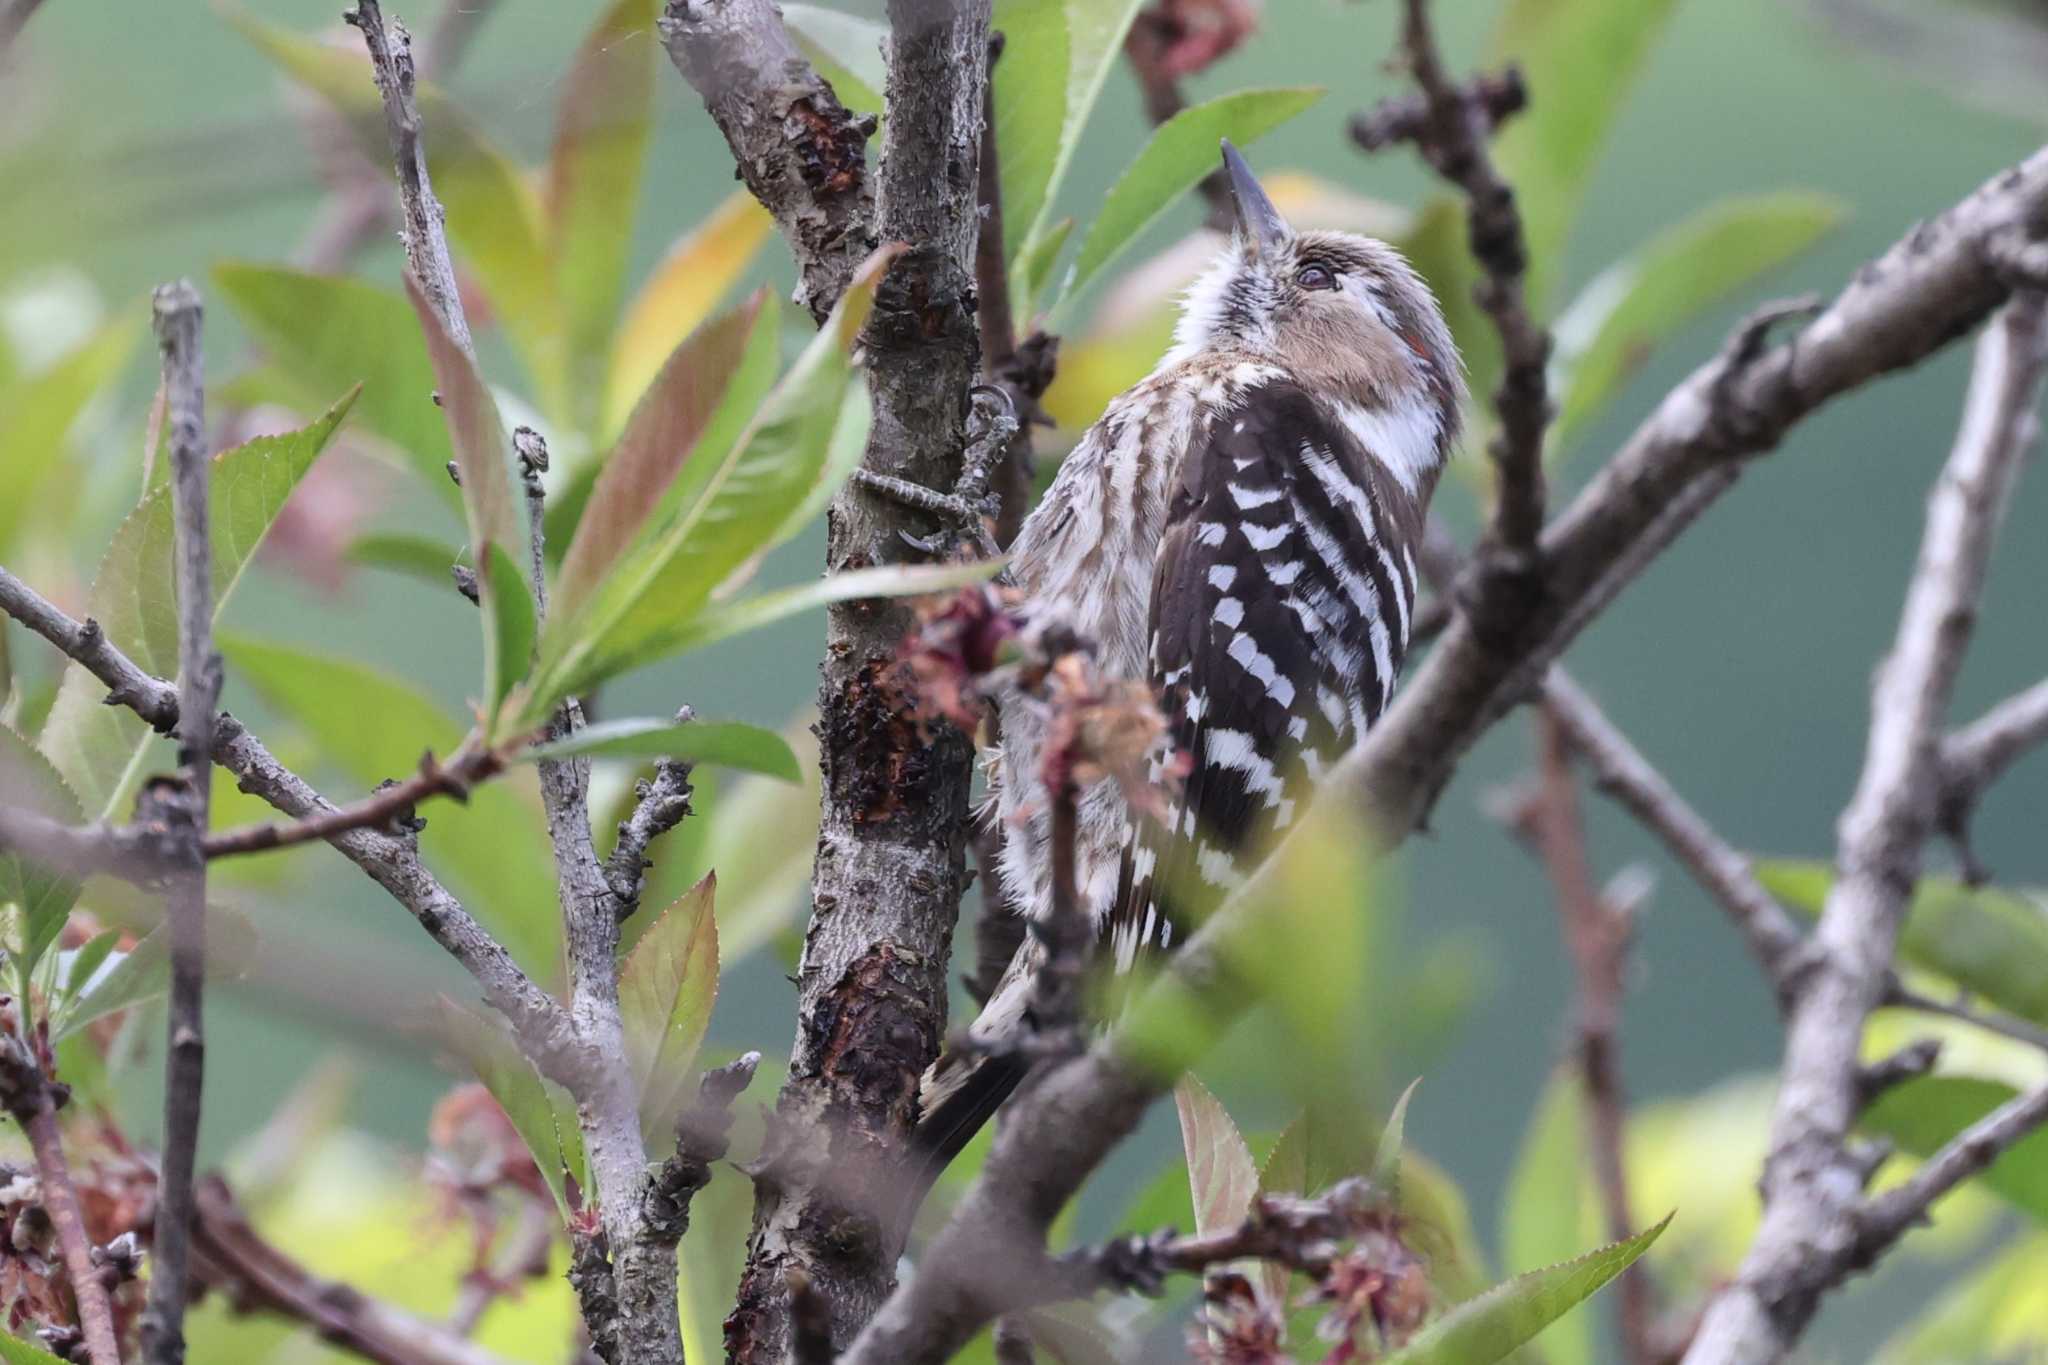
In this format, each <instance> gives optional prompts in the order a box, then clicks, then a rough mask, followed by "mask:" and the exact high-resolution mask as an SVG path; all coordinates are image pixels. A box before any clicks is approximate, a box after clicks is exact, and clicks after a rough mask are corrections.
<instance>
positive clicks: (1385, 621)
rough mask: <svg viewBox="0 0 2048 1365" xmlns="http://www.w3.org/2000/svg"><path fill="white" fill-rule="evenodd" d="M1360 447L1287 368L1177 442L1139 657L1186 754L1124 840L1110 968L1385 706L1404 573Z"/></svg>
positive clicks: (1405, 608)
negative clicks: (1159, 812) (1165, 792)
mask: <svg viewBox="0 0 2048 1365" xmlns="http://www.w3.org/2000/svg"><path fill="white" fill-rule="evenodd" d="M1369 460H1370V456H1369V455H1368V454H1367V452H1366V451H1364V450H1363V449H1362V448H1361V447H1360V445H1359V442H1358V441H1357V439H1356V438H1355V437H1354V436H1353V435H1352V434H1351V432H1350V431H1348V430H1346V429H1345V428H1344V427H1343V426H1341V425H1338V424H1336V423H1334V422H1332V421H1330V420H1329V419H1328V418H1326V417H1325V416H1324V415H1323V413H1322V410H1321V409H1319V408H1318V406H1317V405H1316V404H1315V403H1314V402H1313V401H1311V399H1310V398H1309V396H1308V395H1307V394H1306V393H1305V392H1303V391H1302V390H1301V389H1299V388H1296V387H1294V386H1292V385H1286V384H1274V385H1266V386H1262V387H1260V388H1257V389H1254V390H1253V391H1252V392H1251V393H1250V394H1249V396H1248V397H1247V398H1246V400H1245V402H1244V403H1243V405H1242V406H1241V407H1240V408H1238V409H1237V410H1235V411H1234V412H1230V413H1227V414H1225V415H1224V416H1222V417H1220V418H1219V419H1217V421H1216V422H1215V425H1214V427H1213V429H1212V430H1211V431H1210V432H1209V433H1208V435H1207V438H1206V439H1204V440H1198V441H1197V443H1196V444H1195V446H1194V447H1193V448H1192V449H1191V450H1190V451H1189V454H1188V458H1187V462H1186V465H1185V467H1184V473H1183V476H1182V479H1181V482H1180V485H1179V486H1178V487H1177V488H1176V489H1175V490H1174V493H1173V497H1172V501H1171V504H1170V506H1169V508H1168V512H1167V522H1166V531H1165V534H1164V536H1163V537H1162V539H1161V541H1160V548H1159V557H1158V560H1157V562H1156V565H1155V569H1154V575H1153V583H1152V599H1151V632H1152V661H1151V664H1152V676H1153V682H1154V684H1155V685H1156V686H1157V687H1158V688H1159V693H1160V705H1161V708H1162V709H1163V710H1164V711H1165V713H1166V717H1167V722H1168V726H1169V734H1170V737H1171V742H1172V743H1173V745H1174V746H1175V747H1176V748H1177V749H1178V750H1179V751H1180V752H1182V753H1184V754H1185V755H1187V757H1188V758H1189V759H1190V760H1191V761H1192V767H1191V768H1190V769H1189V771H1188V774H1187V777H1186V780H1185V783H1184V785H1183V787H1182V792H1181V796H1180V799H1179V800H1178V802H1176V803H1174V804H1173V806H1172V809H1171V812H1170V814H1171V819H1170V821H1168V822H1166V823H1164V824H1161V823H1155V822H1145V821H1141V822H1140V823H1139V828H1138V829H1137V832H1136V834H1135V837H1134V838H1133V841H1132V844H1131V847H1130V848H1129V850H1128V851H1127V852H1126V854H1125V859H1124V866H1123V871H1122V876H1121V878H1120V882H1119V886H1118V894H1117V902H1116V905H1115V907H1114V908H1113V910H1112V912H1111V918H1110V922H1109V925H1108V934H1109V937H1110V943H1111V946H1112V948H1113V949H1114V951H1115V954H1116V960H1117V964H1118V966H1119V969H1123V968H1127V967H1128V966H1129V965H1130V963H1131V962H1132V961H1133V960H1134V959H1135V958H1136V956H1137V954H1138V953H1139V951H1140V950H1141V949H1144V948H1147V947H1162V948H1163V947H1171V946H1172V945H1173V944H1174V943H1175V942H1177V941H1178V940H1179V939H1180V938H1182V937H1183V936H1184V935H1185V934H1186V932H1187V930H1188V929H1189V927H1190V926H1191V925H1192V924H1194V923H1196V922H1198V921H1199V920H1200V919H1201V918H1202V917H1203V916H1204V915H1205V914H1206V913H1207V912H1208V910H1209V909H1211V908H1213V906H1214V905H1215V904H1216V903H1218V902H1220V901H1221V900H1222V899H1223V897H1224V896H1226V895H1228V893H1229V892H1230V891H1232V890H1234V889H1235V888H1236V887H1238V886H1240V885H1242V884H1243V882H1244V880H1245V878H1246V876H1247V875H1248V874H1249V873H1250V871H1251V870H1252V868H1253V866H1255V864H1256V862H1257V860H1258V858H1259V857H1261V856H1263V854H1264V852H1265V851H1266V850H1267V849H1268V848H1269V847H1270V846H1271V844H1272V843H1273V841H1274V840H1275V838H1276V837H1277V836H1278V835H1280V834H1281V833H1283V832H1284V831H1285V830H1286V829H1287V827H1288V825H1289V824H1290V823H1292V821H1293V820H1294V819H1295V818H1296V817H1297V815H1298V814H1299V812H1300V811H1301V810H1302V808H1303V807H1304V805H1305V804H1306V802H1307V800H1308V797H1309V795H1310V793H1311V792H1312V791H1313V790H1314V786H1315V784H1316V782H1317V781H1318V780H1320V778H1321V776H1322V774H1323V772H1324V770H1325V769H1327V768H1328V767H1329V766H1331V765H1332V764H1334V763H1335V762H1336V761H1337V760H1338V759H1339V758H1340V757H1342V756H1343V754H1344V753H1345V751H1346V750H1348V749H1349V748H1350V747H1351V746H1352V745H1354V744H1355V743H1357V741H1358V739H1359V737H1360V736H1361V735H1362V734H1363V733H1364V731H1365V729H1366V727H1367V726H1369V725H1370V724H1371V723H1372V722H1373V721H1374V720H1376V719H1377V718H1378V717H1379V714H1380V712H1381V710H1382V708H1384V706H1385V705H1386V701H1387V696H1388V693H1389V692H1390V691H1391V690H1392V688H1393V684H1394V678H1395V675H1396V673H1397V672H1398V670H1399V668H1400V665H1401V659H1402V655H1403V654H1404V653H1405V651H1406V646H1407V640H1408V617H1409V612H1410V610H1411V609H1412V606H1413V601H1414V581H1413V569H1412V560H1411V559H1410V558H1409V556H1408V553H1407V551H1406V549H1405V546H1404V544H1402V543H1398V542H1401V541H1403V540H1404V539H1405V538H1404V537H1403V536H1402V535H1400V534H1399V533H1398V532H1397V530H1396V528H1395V525H1394V522H1393V519H1392V518H1391V517H1389V516H1386V515H1383V514H1382V510H1381V508H1380V506H1379V501H1380V499H1379V498H1378V497H1377V495H1376V492H1375V489H1376V487H1377V485H1376V484H1375V482H1374V480H1375V478H1376V477H1377V474H1376V471H1375V470H1374V469H1373V468H1372V466H1371V465H1370V464H1369V463H1368V462H1369ZM1160 766H1161V768H1162V769H1163V767H1164V764H1163V763H1162V764H1161V765H1160Z"/></svg>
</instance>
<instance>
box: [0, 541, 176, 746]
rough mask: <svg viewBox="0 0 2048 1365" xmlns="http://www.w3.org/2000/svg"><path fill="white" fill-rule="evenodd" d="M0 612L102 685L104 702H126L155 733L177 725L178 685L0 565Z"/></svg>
mask: <svg viewBox="0 0 2048 1365" xmlns="http://www.w3.org/2000/svg"><path fill="white" fill-rule="evenodd" d="M0 611H4V612H6V613H7V614H8V615H9V616H12V617H13V618H14V619H15V620H17V621H19V622H21V623H22V624H23V625H24V626H27V627H28V628H29V629H30V630H32V631H34V632H35V633H36V634H38V635H40V636H42V637H43V638H44V639H45V640H48V641H49V642H50V643H51V644H53V645H55V646H56V647H57V649H58V650H59V651H60V652H61V653H63V654H64V655H65V656H66V657H68V658H70V659H73V660H76V661H77V663H78V665H79V666H80V667H81V668H83V669H85V671H86V672H88V673H90V674H92V675H93V676H94V677H95V678H98V679H99V680H100V681H101V682H103V683H105V684H106V686H107V692H108V696H107V703H108V705H111V706H125V707H127V708H128V709H129V710H131V711H133V712H135V714H136V715H138V716H141V717H142V718H143V719H144V720H145V721H147V722H149V725H150V728H151V729H153V730H155V731H156V732H157V733H158V734H164V735H167V734H169V733H171V731H173V730H175V729H177V728H178V689H177V688H175V687H173V686H171V685H170V684H169V683H167V682H165V681H164V680H163V679H161V678H155V677H151V676H150V675H149V674H147V673H145V672H143V671H142V670H141V669H140V668H138V667H136V666H135V665H134V664H133V663H131V662H130V661H129V659H128V656H127V655H125V654H123V653H122V652H121V651H120V650H119V649H118V648H116V647H115V645H114V642H113V641H112V640H109V639H108V638H107V635H106V632H105V631H103V630H101V629H100V627H99V622H97V621H94V620H92V619H91V618H90V617H88V618H87V619H86V620H84V621H74V620H72V619H71V618H70V617H69V616H66V615H65V614H64V613H63V612H61V611H59V610H58V609H57V608H56V607H55V606H54V605H52V604H51V602H50V601H49V600H48V599H47V598H45V597H44V596H43V595H42V594H41V593H38V592H37V591H36V590H35V589H33V588H31V587H29V586H28V584H26V583H24V582H22V581H21V580H20V579H18V578H16V577H15V576H14V575H13V574H11V573H9V572H7V570H6V569H4V568H0Z"/></svg>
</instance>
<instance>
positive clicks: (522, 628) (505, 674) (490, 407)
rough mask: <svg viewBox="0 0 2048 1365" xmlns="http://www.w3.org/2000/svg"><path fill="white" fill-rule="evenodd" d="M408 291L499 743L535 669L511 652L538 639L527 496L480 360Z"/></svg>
mask: <svg viewBox="0 0 2048 1365" xmlns="http://www.w3.org/2000/svg"><path fill="white" fill-rule="evenodd" d="M405 292H406V296H407V297H408V298H410V299H411V300H412V310H413V312H414V313H416V314H418V316H419V320H420V332H421V334H422V335H423V336H425V337H426V339H427V355H428V357H429V358H430V359H431V360H432V361H433V364H434V378H435V379H436V380H437V381H438V383H439V386H440V387H439V392H440V395H441V413H442V416H443V417H445V418H446V419H447V421H448V437H449V442H450V444H451V445H452V446H453V447H454V449H455V464H456V467H457V468H458V469H459V470H460V472H461V476H462V505H463V508H464V510H465V511H466V512H467V513H468V515H469V552H470V563H472V564H475V565H478V566H479V567H480V568H481V569H482V570H483V572H482V573H480V574H479V575H478V576H477V587H478V590H479V593H480V595H481V597H482V606H483V615H484V708H485V710H484V714H485V722H484V731H485V738H486V739H492V740H495V739H496V738H498V735H499V730H498V724H497V721H498V704H499V703H500V702H502V701H503V700H504V699H505V695H506V694H507V693H508V692H510V691H511V690H512V686H513V684H514V683H515V682H516V681H518V680H519V679H520V678H523V677H525V676H526V671H527V669H528V667H529V666H530V663H531V661H530V660H529V659H528V657H527V655H526V653H525V652H523V651H522V652H518V653H509V654H508V653H507V649H508V647H510V646H516V645H517V644H518V643H519V642H520V640H521V638H522V636H523V637H524V639H525V641H526V642H527V643H528V644H531V642H532V639H533V598H532V594H531V591H530V590H529V589H528V587H527V586H526V575H525V574H523V573H521V572H519V570H518V565H519V564H521V563H524V562H525V561H526V559H527V556H528V555H530V554H531V553H532V543H531V541H530V540H529V539H528V534H527V529H526V523H525V520H524V519H523V518H522V517H521V516H520V514H519V510H518V508H519V498H520V496H521V495H520V493H519V492H518V491H517V489H516V488H515V487H514V484H513V475H512V443H511V440H510V439H509V438H508V437H507V436H506V435H505V424H504V422H503V421H501V420H500V419H499V417H498V404H497V401H496V400H495V399H493V398H492V397H491V391H490V389H489V388H487V387H486V386H485V384H484V381H483V376H482V375H480V374H478V373H477V368H476V360H475V358H474V357H472V356H471V355H470V354H469V353H468V352H467V351H465V350H463V349H462V347H461V346H459V345H457V344H456V342H455V339H454V338H453V337H451V336H449V335H448V331H447V329H446V328H444V327H443V326H442V325H441V319H440V316H439V314H437V313H435V311H434V308H433V305H432V304H430V303H428V302H427V299H426V296H425V295H424V294H422V293H421V292H420V287H419V282H418V281H416V280H414V279H413V278H412V277H411V276H410V275H408V276H406V281H405ZM499 555H502V556H503V557H505V558H506V559H509V560H510V561H511V563H512V566H513V568H512V572H511V573H510V574H507V573H506V572H504V566H503V565H501V564H499V563H498V562H497V561H496V558H495V556H499Z"/></svg>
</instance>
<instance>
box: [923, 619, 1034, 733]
mask: <svg viewBox="0 0 2048 1365" xmlns="http://www.w3.org/2000/svg"><path fill="white" fill-rule="evenodd" d="M1021 597H1022V594H1021V593H1020V592H1019V591H1018V590H1017V589H1015V588H999V587H995V586H993V585H987V584H984V585H981V586H979V587H972V588H962V589H961V590H960V591H959V592H957V593H954V594H953V595H952V596H951V597H935V598H930V599H927V600H926V601H925V602H924V603H923V604H921V605H920V607H919V612H918V615H919V626H918V629H917V633H916V634H914V635H912V636H911V637H910V639H908V640H907V641H905V642H904V645H903V662H904V664H905V666H906V667H907V668H908V669H909V670H910V677H911V682H912V685H913V686H914V687H915V688H916V689H917V706H918V710H919V712H920V713H921V714H923V715H926V716H930V717H934V718H944V719H946V720H950V721H951V722H953V724H955V725H957V726H959V727H960V729H961V730H963V731H965V732H966V733H968V734H973V733H974V731H975V728H976V727H977V726H979V725H980V724H981V722H982V719H983V717H984V716H985V715H986V714H987V712H988V699H989V696H990V694H991V692H992V690H993V680H994V677H995V676H996V675H998V674H999V671H1000V670H1002V669H1004V668H1006V667H1008V666H1009V665H1011V664H1014V663H1016V662H1017V661H1018V660H1019V659H1020V658H1021V657H1022V650H1021V648H1020V645H1019V641H1020V637H1022V635H1023V634H1024V618H1023V617H1022V616H1021V615H1019V614H1018V611H1017V604H1018V602H1019V600H1020V599H1021Z"/></svg>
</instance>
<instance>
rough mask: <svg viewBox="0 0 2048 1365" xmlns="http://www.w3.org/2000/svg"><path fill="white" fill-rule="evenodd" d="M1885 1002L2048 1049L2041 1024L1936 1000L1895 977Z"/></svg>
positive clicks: (2047, 1038) (1957, 1001)
mask: <svg viewBox="0 0 2048 1365" xmlns="http://www.w3.org/2000/svg"><path fill="white" fill-rule="evenodd" d="M1883 1003H1884V1004H1887V1005H1890V1006H1893V1007H1894V1008H1897V1009H1902V1010H1917V1011H1919V1012H1920V1013H1922V1014H1939V1015H1941V1016H1943V1017H1944V1018H1948V1019H1956V1020H1960V1021H1961V1022H1963V1023H1965V1024H1968V1025H1970V1026H1971V1027H1972V1028H1980V1029H1983V1030H1984V1031H1985V1032H1987V1033H1997V1034H2001V1035H2003V1036H2005V1037H2007V1038H2010V1039H2012V1040H2013V1041H2014V1042H2018V1043H2026V1044H2027V1045H2029V1046H2030V1047H2037V1048H2040V1049H2041V1050H2042V1051H2044V1052H2048V1029H2044V1028H2042V1027H2041V1026H2040V1025H2038V1024H2030V1023H2028V1022H2027V1021H2026V1020H2024V1019H2015V1018H2013V1017H2012V1016H2011V1015H2009V1014H1997V1013H1993V1012H1991V1011H1988V1010H1979V1009H1972V1008H1971V1007H1970V1006H1968V1005H1966V1004H1964V1003H1962V1002H1961V1001H1960V1000H1937V999H1935V998H1934V997H1933V996H1931V995H1923V994H1921V993H1920V992H1919V991H1916V990H1913V989H1912V988H1911V987H1909V986H1906V985H1903V984H1901V983H1900V982H1899V981H1898V980H1897V979H1896V978H1894V979H1893V980H1892V981H1891V983H1890V984H1889V985H1887V986H1886V988H1885V993H1884V999H1883Z"/></svg>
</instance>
